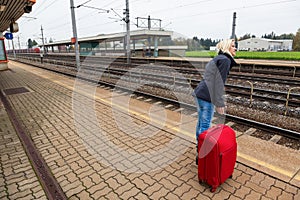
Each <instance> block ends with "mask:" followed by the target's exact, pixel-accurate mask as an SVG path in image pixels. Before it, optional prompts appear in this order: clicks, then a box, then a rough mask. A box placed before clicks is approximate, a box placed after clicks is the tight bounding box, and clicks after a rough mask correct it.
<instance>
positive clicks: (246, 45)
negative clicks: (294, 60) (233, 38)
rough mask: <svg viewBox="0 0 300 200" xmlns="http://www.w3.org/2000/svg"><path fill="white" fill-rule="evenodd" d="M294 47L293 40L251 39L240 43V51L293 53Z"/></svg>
mask: <svg viewBox="0 0 300 200" xmlns="http://www.w3.org/2000/svg"><path fill="white" fill-rule="evenodd" d="M292 47H293V40H271V39H266V38H249V39H246V40H241V41H238V50H239V51H291V50H292Z"/></svg>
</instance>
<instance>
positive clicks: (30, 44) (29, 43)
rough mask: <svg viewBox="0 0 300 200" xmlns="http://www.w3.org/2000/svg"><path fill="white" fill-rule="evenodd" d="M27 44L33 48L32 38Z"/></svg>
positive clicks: (29, 47)
mask: <svg viewBox="0 0 300 200" xmlns="http://www.w3.org/2000/svg"><path fill="white" fill-rule="evenodd" d="M27 46H28V49H31V48H32V47H33V44H32V40H31V39H30V38H29V39H28V41H27Z"/></svg>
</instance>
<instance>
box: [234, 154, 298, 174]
mask: <svg viewBox="0 0 300 200" xmlns="http://www.w3.org/2000/svg"><path fill="white" fill-rule="evenodd" d="M237 156H239V157H241V158H244V159H246V160H249V161H251V162H254V163H256V164H258V165H261V166H264V167H266V168H268V169H270V170H272V171H275V172H278V173H280V174H283V175H286V176H288V177H290V178H291V177H293V175H294V173H293V172H291V171H287V170H285V169H282V168H280V167H277V166H274V165H271V164H269V163H266V162H264V161H261V160H258V159H256V158H253V157H252V156H249V155H246V154H243V153H240V152H237Z"/></svg>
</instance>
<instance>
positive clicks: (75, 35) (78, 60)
mask: <svg viewBox="0 0 300 200" xmlns="http://www.w3.org/2000/svg"><path fill="white" fill-rule="evenodd" d="M70 5H71V15H72V27H73V38H75V57H76V67H77V69H79V67H80V57H79V45H78V38H77V28H76V21H75V11H74V9H75V7H74V1H73V0H70Z"/></svg>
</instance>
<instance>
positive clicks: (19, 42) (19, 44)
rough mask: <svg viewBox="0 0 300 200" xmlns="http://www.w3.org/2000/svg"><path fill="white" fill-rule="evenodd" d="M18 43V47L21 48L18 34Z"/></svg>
mask: <svg viewBox="0 0 300 200" xmlns="http://www.w3.org/2000/svg"><path fill="white" fill-rule="evenodd" d="M18 43H19V49H21V43H20V35H18Z"/></svg>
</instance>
